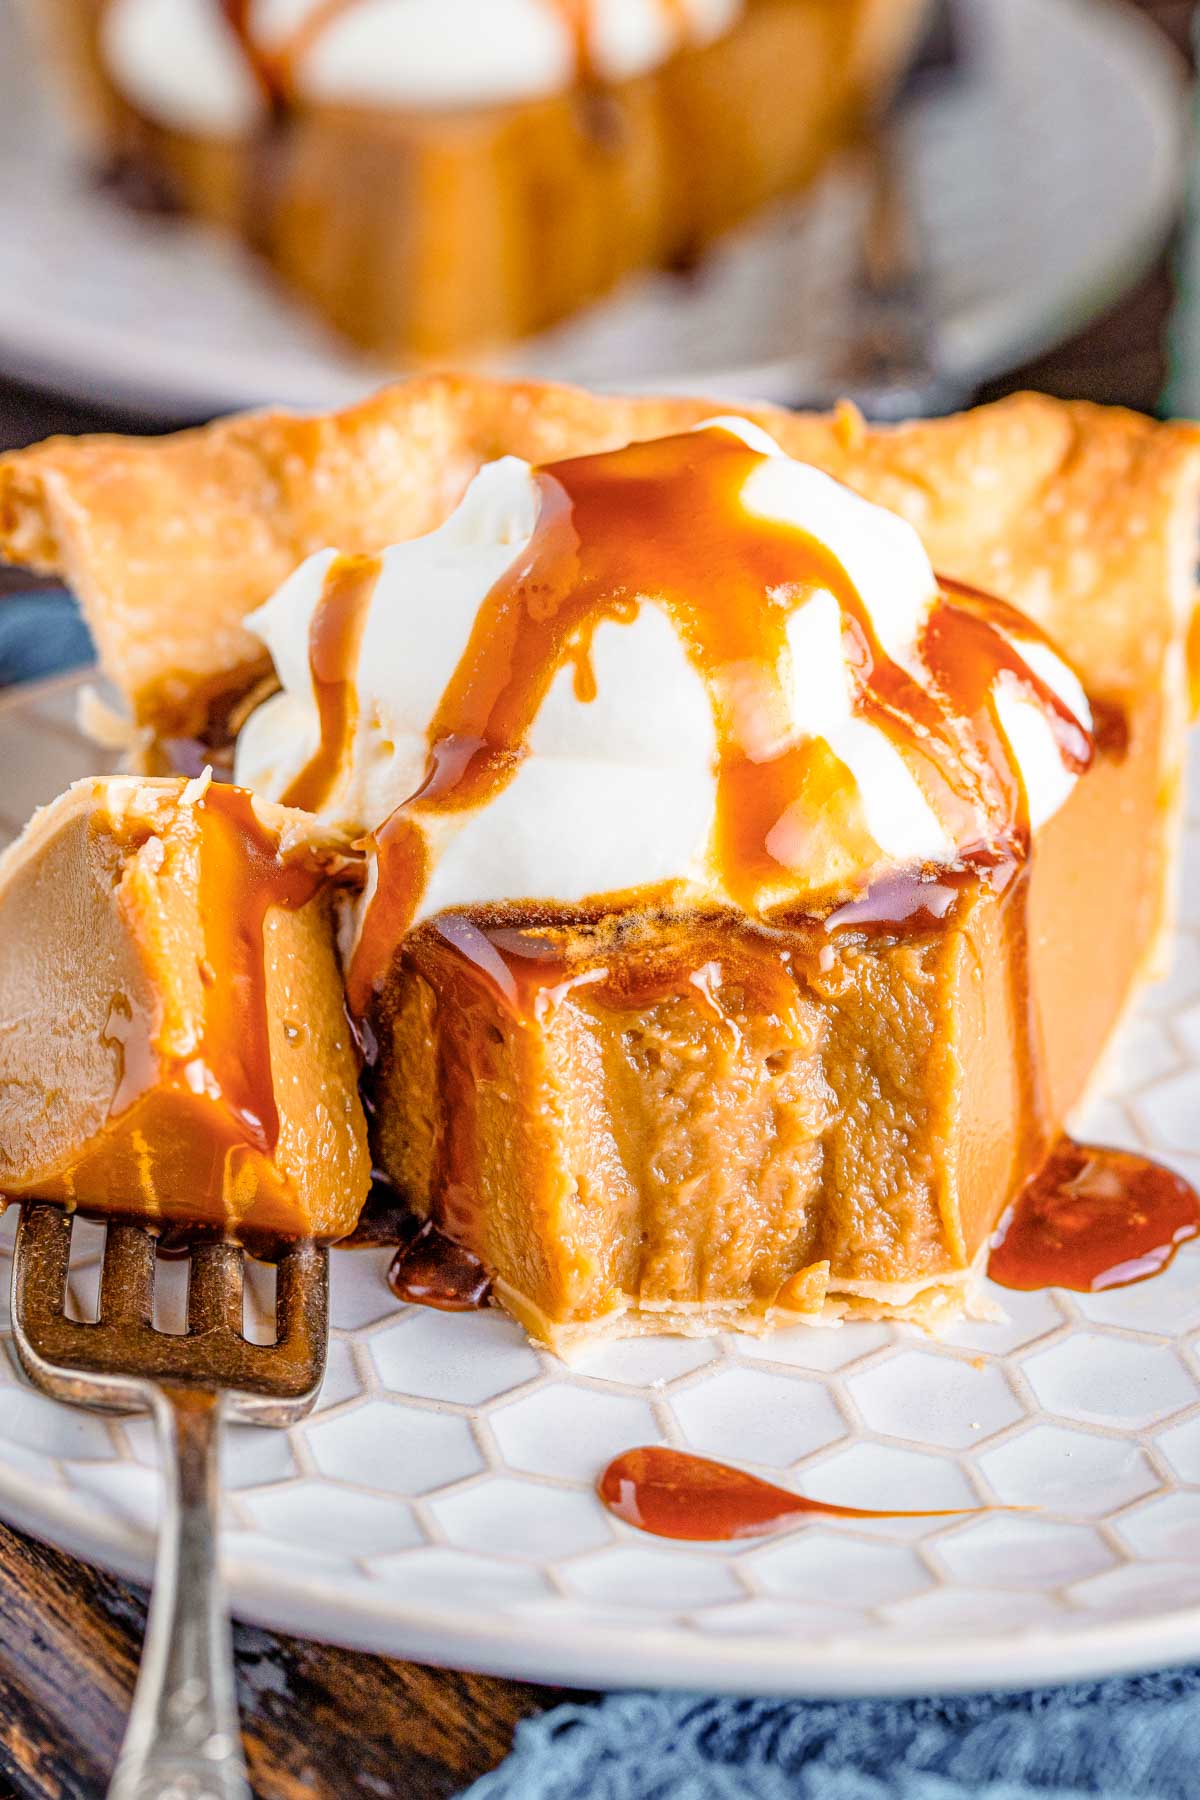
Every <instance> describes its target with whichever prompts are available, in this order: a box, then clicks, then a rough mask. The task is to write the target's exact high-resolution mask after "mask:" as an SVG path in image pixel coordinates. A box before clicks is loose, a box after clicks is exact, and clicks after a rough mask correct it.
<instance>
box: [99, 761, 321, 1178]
mask: <svg viewBox="0 0 1200 1800" xmlns="http://www.w3.org/2000/svg"><path fill="white" fill-rule="evenodd" d="M195 813H196V819H197V821H198V823H199V826H200V846H199V890H198V894H197V900H198V904H199V909H200V916H201V918H202V920H203V922H204V963H203V965H202V967H201V980H202V981H203V983H204V985H205V987H206V988H207V989H208V993H207V997H206V1001H205V1007H204V1025H203V1032H202V1035H201V1037H200V1041H199V1043H198V1044H197V1045H196V1046H195V1048H194V1050H193V1052H192V1054H191V1055H190V1056H189V1057H188V1059H187V1061H186V1062H183V1063H181V1064H180V1065H179V1066H178V1068H177V1071H176V1077H175V1078H176V1079H177V1080H181V1081H183V1082H184V1083H186V1085H187V1086H188V1088H189V1089H191V1091H192V1092H193V1093H195V1092H199V1091H201V1090H202V1091H203V1092H204V1093H205V1094H207V1095H208V1096H209V1098H210V1099H214V1100H219V1101H220V1102H222V1115H221V1116H222V1117H224V1118H228V1119H229V1120H230V1121H231V1123H232V1125H233V1128H234V1130H235V1132H237V1133H239V1134H240V1135H242V1136H243V1137H244V1138H245V1140H246V1142H247V1143H249V1144H252V1145H253V1146H254V1148H255V1149H256V1150H260V1151H262V1152H263V1153H264V1154H265V1155H270V1154H271V1152H272V1151H273V1150H274V1149H275V1146H276V1144H277V1143H278V1141H279V1108H278V1105H277V1103H276V1098H275V1090H274V1085H273V1081H272V1074H271V1053H270V1041H269V1031H268V1019H267V977H266V966H265V956H264V942H263V928H264V924H265V921H266V916H267V913H268V912H269V911H270V909H271V908H272V907H276V906H279V907H283V909H284V910H285V911H287V912H292V911H295V910H296V909H297V908H299V907H302V906H307V905H308V903H309V901H310V900H312V899H314V898H315V896H316V895H317V893H318V892H319V891H320V889H321V886H322V883H323V878H322V876H321V874H320V872H319V871H317V870H315V869H313V868H312V867H311V866H307V867H306V866H305V865H304V864H302V863H291V864H288V863H285V862H283V861H282V860H281V859H280V856H279V845H278V840H277V839H276V838H274V837H272V836H271V835H270V833H268V832H267V831H266V830H265V829H264V827H263V826H262V825H261V824H260V822H259V820H258V817H257V815H256V814H255V811H254V802H253V799H252V797H251V795H250V794H249V793H248V792H247V790H246V789H245V788H238V787H231V786H226V785H224V784H223V783H218V782H213V783H211V784H210V785H209V787H208V788H207V789H206V790H205V792H204V795H203V798H202V799H201V800H200V801H199V803H198V804H197V806H196V809H195ZM135 1097H136V1090H135V1093H130V1092H128V1091H127V1086H126V1083H124V1082H123V1083H122V1087H121V1089H120V1090H119V1092H118V1096H117V1101H116V1103H115V1104H116V1107H117V1109H118V1110H119V1109H120V1108H121V1107H122V1106H124V1105H128V1104H129V1103H130V1101H131V1100H132V1099H133V1098H135Z"/></svg>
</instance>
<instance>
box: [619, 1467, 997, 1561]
mask: <svg viewBox="0 0 1200 1800" xmlns="http://www.w3.org/2000/svg"><path fill="white" fill-rule="evenodd" d="M596 1490H597V1492H598V1494H599V1496H600V1498H601V1500H602V1501H603V1502H604V1504H605V1506H606V1507H607V1508H608V1510H609V1512H611V1513H614V1514H615V1515H616V1517H617V1518H618V1519H623V1520H624V1521H625V1523H626V1524H627V1525H636V1526H637V1528H638V1530H639V1531H646V1532H649V1533H651V1535H652V1536H654V1537H663V1538H676V1539H686V1540H689V1541H691V1542H693V1543H699V1542H707V1543H723V1542H728V1541H729V1540H730V1539H733V1538H752V1537H768V1536H771V1535H773V1534H774V1533H775V1532H777V1531H786V1530H787V1529H788V1528H789V1527H791V1526H793V1525H796V1524H797V1523H798V1522H799V1521H800V1520H802V1519H804V1518H808V1517H810V1516H811V1515H813V1514H814V1513H816V1514H823V1515H825V1516H826V1517H831V1518H836V1519H944V1518H951V1517H955V1516H958V1515H959V1514H960V1513H962V1512H964V1511H972V1510H978V1509H974V1508H958V1507H952V1508H947V1509H938V1510H929V1511H920V1512H902V1511H899V1510H896V1509H893V1508H886V1509H877V1508H875V1507H862V1506H834V1505H832V1504H831V1503H829V1502H828V1501H824V1500H808V1499H806V1498H805V1497H804V1496H803V1495H802V1494H793V1493H790V1492H789V1491H788V1489H787V1488H781V1487H776V1486H775V1484H774V1482H770V1481H763V1480H762V1479H761V1477H759V1476H757V1475H750V1474H748V1473H747V1472H746V1471H745V1470H744V1469H737V1468H734V1467H732V1466H731V1465H730V1464H729V1463H721V1462H710V1461H709V1460H708V1459H707V1457H703V1456H693V1455H692V1454H691V1453H690V1452H689V1451H686V1450H672V1449H669V1448H668V1447H667V1446H665V1445H661V1444H659V1445H651V1446H647V1447H645V1448H642V1449H638V1450H625V1451H623V1452H622V1453H621V1455H620V1456H617V1457H614V1459H613V1461H612V1462H610V1463H609V1465H608V1467H607V1468H606V1469H605V1470H604V1472H603V1474H602V1475H601V1476H600V1479H599V1481H598V1482H597V1483H596Z"/></svg>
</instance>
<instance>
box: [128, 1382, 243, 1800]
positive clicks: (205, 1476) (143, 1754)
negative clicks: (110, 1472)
mask: <svg viewBox="0 0 1200 1800" xmlns="http://www.w3.org/2000/svg"><path fill="white" fill-rule="evenodd" d="M154 1396H155V1399H154V1410H155V1416H156V1418H157V1421H158V1430H159V1440H160V1443H161V1445H162V1452H163V1457H162V1460H163V1469H164V1475H165V1498H164V1509H163V1519H162V1525H161V1528H160V1532H159V1544H158V1560H157V1564H156V1567H155V1572H154V1593H153V1596H152V1598H151V1602H150V1616H149V1619H148V1621H147V1625H146V1641H145V1644H144V1646H143V1649H142V1664H141V1669H140V1671H139V1673H138V1680H137V1687H136V1689H135V1691H134V1696H133V1709H132V1711H131V1712H130V1715H129V1724H128V1727H127V1729H126V1732H125V1741H124V1743H123V1744H122V1746H121V1753H120V1755H119V1757H118V1758H117V1766H116V1770H115V1772H114V1774H113V1778H112V1784H111V1786H110V1787H109V1790H108V1795H109V1800H251V1792H250V1783H249V1780H248V1779H247V1775H246V1764H245V1760H244V1758H243V1756H242V1739H241V1732H240V1729H239V1726H238V1715H237V1700H236V1697H235V1692H234V1680H233V1646H232V1641H231V1637H230V1630H229V1616H228V1613H227V1611H226V1607H225V1595H224V1591H223V1589H222V1586H221V1578H220V1572H219V1569H218V1566H217V1548H216V1511H217V1447H218V1438H219V1433H220V1424H221V1402H220V1398H219V1396H217V1395H214V1394H211V1393H199V1392H194V1391H192V1390H190V1389H185V1388H165V1387H164V1388H156V1389H155V1390H154Z"/></svg>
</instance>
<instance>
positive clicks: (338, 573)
mask: <svg viewBox="0 0 1200 1800" xmlns="http://www.w3.org/2000/svg"><path fill="white" fill-rule="evenodd" d="M381 567H382V564H381V563H380V560H379V558H378V557H377V556H339V557H336V558H335V559H334V561H333V562H332V563H331V564H330V565H329V572H328V574H327V575H326V577H325V583H324V586H323V587H322V589H321V597H320V599H319V600H318V601H317V604H316V607H315V609H314V611H313V616H312V622H311V624H310V625H309V631H308V665H309V670H310V673H311V675H312V684H313V693H314V694H315V695H316V701H317V720H318V724H319V727H320V738H319V740H318V743H317V748H316V750H315V751H314V752H313V754H312V756H311V757H310V758H309V760H308V761H307V763H305V765H304V767H303V768H302V769H301V770H300V772H299V774H298V775H297V776H296V777H295V779H294V780H293V781H292V782H291V783H290V784H289V786H288V788H287V789H286V791H285V793H284V795H283V804H284V805H285V806H299V807H303V808H304V810H305V811H306V812H320V810H321V808H322V807H323V806H324V805H325V802H326V801H327V800H328V798H329V796H330V794H331V793H332V791H333V788H334V786H335V784H336V782H337V779H338V776H339V775H340V774H341V772H342V768H343V766H344V763H345V759H346V757H347V756H348V754H349V752H350V748H351V744H352V742H353V739H354V729H355V726H356V724H357V722H358V684H357V682H356V680H355V675H356V673H357V670H358V653H359V649H360V647H361V645H362V635H363V629H364V627H365V625H366V622H367V611H368V608H369V606H370V604H371V596H372V594H373V593H374V592H375V585H376V583H377V582H378V580H379V572H380V569H381Z"/></svg>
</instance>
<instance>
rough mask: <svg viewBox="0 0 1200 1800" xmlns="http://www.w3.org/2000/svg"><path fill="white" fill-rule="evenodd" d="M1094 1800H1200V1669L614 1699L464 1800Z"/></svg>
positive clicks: (527, 1748)
mask: <svg viewBox="0 0 1200 1800" xmlns="http://www.w3.org/2000/svg"><path fill="white" fill-rule="evenodd" d="M779 1653H780V1656H781V1657H786V1655H787V1646H786V1644H784V1643H782V1642H781V1644H780V1646H779ZM1085 1795H1086V1796H1097V1795H1100V1796H1103V1797H1104V1800H1198V1797H1200V1670H1196V1669H1187V1670H1182V1671H1176V1672H1174V1673H1167V1674H1159V1675H1141V1676H1130V1677H1127V1678H1123V1679H1114V1680H1112V1681H1101V1682H1081V1683H1078V1684H1077V1685H1075V1686H1072V1687H1062V1688H1042V1689H1038V1690H1035V1691H1034V1692H1031V1693H1024V1694H999V1695H995V1694H990V1695H967V1696H959V1697H949V1698H944V1699H924V1700H843V1701H826V1700H820V1701H815V1700H814V1701H802V1700H732V1699H704V1698H699V1697H697V1696H695V1695H687V1694H613V1695H610V1696H609V1697H608V1699H606V1700H602V1701H600V1702H599V1703H598V1704H597V1705H594V1706H592V1705H579V1706H560V1707H558V1708H556V1709H555V1710H554V1711H553V1712H548V1713H546V1714H545V1715H544V1716H543V1717H541V1718H539V1719H533V1720H529V1721H527V1722H526V1723H525V1724H523V1725H520V1726H519V1727H518V1729H517V1738H516V1743H515V1746H514V1748H513V1752H512V1754H511V1756H509V1757H508V1759H507V1761H505V1762H504V1763H502V1764H501V1765H500V1767H499V1768H498V1769H496V1770H494V1771H493V1773H492V1774H490V1775H486V1776H484V1778H483V1780H482V1781H479V1782H477V1783H476V1784H475V1786H474V1787H473V1788H471V1789H470V1792H469V1796H468V1800H1077V1797H1078V1800H1082V1797H1083V1796H1085Z"/></svg>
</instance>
